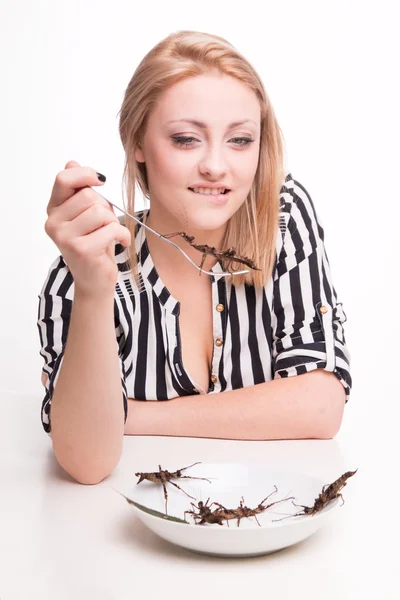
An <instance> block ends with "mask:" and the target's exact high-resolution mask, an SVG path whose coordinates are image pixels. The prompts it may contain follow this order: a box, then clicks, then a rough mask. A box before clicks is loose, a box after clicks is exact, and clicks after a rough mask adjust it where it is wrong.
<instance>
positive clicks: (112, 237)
mask: <svg viewBox="0 0 400 600" xmlns="http://www.w3.org/2000/svg"><path fill="white" fill-rule="evenodd" d="M113 241H117V242H120V243H121V244H122V245H123V246H126V247H127V246H129V245H130V243H131V235H130V233H129V231H128V229H127V228H126V227H124V226H123V225H121V224H119V223H115V222H112V223H109V224H108V225H105V226H104V227H100V229H97V230H96V231H93V232H92V233H91V234H89V235H87V236H83V237H81V238H80V240H79V243H80V247H81V253H82V254H84V255H85V256H98V255H99V254H100V253H101V252H105V251H106V250H107V248H108V247H109V246H110V244H111V243H112V242H113Z"/></svg>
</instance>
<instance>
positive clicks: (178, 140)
mask: <svg viewBox="0 0 400 600" xmlns="http://www.w3.org/2000/svg"><path fill="white" fill-rule="evenodd" d="M171 139H172V141H173V142H174V143H175V144H177V145H178V146H180V147H182V146H190V145H191V142H192V140H194V141H197V142H198V141H199V140H196V138H194V137H184V136H179V137H172V138H171Z"/></svg>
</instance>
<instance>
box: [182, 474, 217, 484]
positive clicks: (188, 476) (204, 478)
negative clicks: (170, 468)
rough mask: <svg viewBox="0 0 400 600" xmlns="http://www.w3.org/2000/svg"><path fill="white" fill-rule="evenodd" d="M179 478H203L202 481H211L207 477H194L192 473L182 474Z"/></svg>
mask: <svg viewBox="0 0 400 600" xmlns="http://www.w3.org/2000/svg"><path fill="white" fill-rule="evenodd" d="M179 479H201V480H202V481H208V483H211V481H210V480H209V479H207V478H206V477H192V476H191V475H181V476H180V478H179Z"/></svg>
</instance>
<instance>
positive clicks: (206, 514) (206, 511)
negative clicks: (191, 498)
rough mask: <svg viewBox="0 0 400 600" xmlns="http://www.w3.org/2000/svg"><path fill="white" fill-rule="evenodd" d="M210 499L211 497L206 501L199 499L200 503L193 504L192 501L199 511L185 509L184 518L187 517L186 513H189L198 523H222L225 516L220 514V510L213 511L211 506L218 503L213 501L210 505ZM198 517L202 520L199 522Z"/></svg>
mask: <svg viewBox="0 0 400 600" xmlns="http://www.w3.org/2000/svg"><path fill="white" fill-rule="evenodd" d="M209 501H210V498H208V499H207V501H206V502H205V503H204V502H202V501H201V500H199V502H198V504H193V502H191V503H190V504H191V506H192V507H193V508H194V509H195V510H196V509H197V510H198V511H199V512H198V513H196V512H195V510H185V513H184V518H185V519H186V515H187V514H189V515H192V516H193V519H194V520H195V523H196V525H204V523H217V524H218V525H222V521H223V517H222V516H220V515H219V514H218V511H214V512H213V511H212V510H211V506H212V505H213V504H216V503H215V502H212V503H211V504H210V505H208V503H209ZM197 519H199V520H200V521H199V523H197Z"/></svg>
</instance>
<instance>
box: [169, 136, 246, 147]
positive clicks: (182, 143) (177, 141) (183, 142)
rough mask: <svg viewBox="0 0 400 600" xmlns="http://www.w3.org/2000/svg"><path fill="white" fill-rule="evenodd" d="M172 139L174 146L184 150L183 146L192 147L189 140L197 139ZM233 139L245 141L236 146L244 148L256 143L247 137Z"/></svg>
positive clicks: (180, 137)
mask: <svg viewBox="0 0 400 600" xmlns="http://www.w3.org/2000/svg"><path fill="white" fill-rule="evenodd" d="M171 139H172V141H173V142H174V144H177V145H178V146H179V147H180V148H182V146H190V145H191V143H189V142H188V141H187V140H196V138H194V137H184V136H179V137H172V138H171ZM232 139H233V140H244V144H236V146H240V147H242V148H246V147H247V146H250V144H251V143H252V142H254V140H252V139H251V138H247V137H236V138H232Z"/></svg>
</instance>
